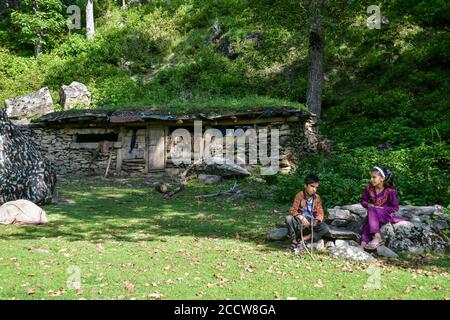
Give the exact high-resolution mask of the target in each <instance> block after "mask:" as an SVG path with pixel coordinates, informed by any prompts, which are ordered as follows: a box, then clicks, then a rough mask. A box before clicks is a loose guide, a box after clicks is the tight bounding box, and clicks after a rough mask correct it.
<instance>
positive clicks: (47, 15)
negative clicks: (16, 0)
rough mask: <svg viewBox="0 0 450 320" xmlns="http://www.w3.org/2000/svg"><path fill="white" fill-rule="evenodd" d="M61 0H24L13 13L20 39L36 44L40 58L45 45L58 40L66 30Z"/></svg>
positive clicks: (35, 48)
mask: <svg viewBox="0 0 450 320" xmlns="http://www.w3.org/2000/svg"><path fill="white" fill-rule="evenodd" d="M63 8H64V6H63V4H62V3H61V1H60V0H23V1H22V2H21V4H20V8H19V9H18V10H15V11H13V12H12V14H11V21H12V23H13V25H14V26H16V27H17V28H18V29H19V39H18V40H19V41H20V42H21V43H23V44H26V45H33V46H34V55H35V57H36V59H38V57H39V55H40V54H41V53H42V50H43V47H44V46H45V45H46V44H47V43H48V42H52V41H55V40H57V39H58V38H60V37H61V35H62V34H63V32H64V26H65V23H66V18H65V16H64V15H63Z"/></svg>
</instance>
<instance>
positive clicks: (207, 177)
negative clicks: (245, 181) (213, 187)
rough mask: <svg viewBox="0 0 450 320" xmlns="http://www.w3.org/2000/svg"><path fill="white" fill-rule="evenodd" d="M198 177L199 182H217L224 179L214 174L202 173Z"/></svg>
mask: <svg viewBox="0 0 450 320" xmlns="http://www.w3.org/2000/svg"><path fill="white" fill-rule="evenodd" d="M197 178H198V182H200V183H203V184H217V183H221V182H222V181H223V178H222V177H221V176H216V175H213V174H204V173H200V174H199V175H198V177H197Z"/></svg>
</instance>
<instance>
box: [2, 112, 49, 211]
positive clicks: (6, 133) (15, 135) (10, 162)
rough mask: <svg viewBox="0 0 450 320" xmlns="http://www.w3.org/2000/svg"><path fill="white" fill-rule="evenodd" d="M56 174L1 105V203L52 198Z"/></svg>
mask: <svg viewBox="0 0 450 320" xmlns="http://www.w3.org/2000/svg"><path fill="white" fill-rule="evenodd" d="M55 184H56V175H55V173H54V171H53V169H52V167H51V165H50V163H49V161H48V160H47V159H46V158H44V157H43V156H42V154H41V152H40V151H39V149H38V147H37V145H36V144H35V142H34V141H33V139H31V138H30V137H29V136H27V135H26V134H25V133H24V132H23V131H22V130H21V128H20V127H18V126H16V125H14V124H13V123H12V122H11V121H10V120H9V119H8V117H7V115H6V114H5V112H4V111H3V110H1V109H0V204H3V203H5V202H8V201H14V200H19V199H25V200H29V201H31V202H34V203H36V204H44V203H48V202H50V201H51V197H52V194H53V191H54V188H55Z"/></svg>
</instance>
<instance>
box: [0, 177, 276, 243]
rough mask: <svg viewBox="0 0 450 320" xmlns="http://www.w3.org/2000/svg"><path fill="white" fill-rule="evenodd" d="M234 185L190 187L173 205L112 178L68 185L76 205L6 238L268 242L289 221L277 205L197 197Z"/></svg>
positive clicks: (53, 210) (54, 208)
mask: <svg viewBox="0 0 450 320" xmlns="http://www.w3.org/2000/svg"><path fill="white" fill-rule="evenodd" d="M230 185H232V182H231V181H230V182H227V183H225V184H223V185H218V186H213V187H205V186H198V185H194V186H189V187H187V188H186V189H185V190H183V191H182V192H181V193H179V194H177V195H176V196H175V197H174V198H173V199H172V200H168V201H167V200H163V198H162V195H161V194H160V193H157V192H156V191H154V189H152V188H151V187H149V186H148V185H147V186H146V185H142V186H139V185H138V186H136V185H133V187H129V186H126V185H115V184H114V180H112V179H111V180H108V181H101V182H100V181H92V180H89V179H87V180H86V181H80V182H79V183H72V182H70V183H64V184H63V185H62V195H63V197H65V198H67V199H69V200H70V202H71V203H70V204H64V205H62V204H58V205H48V206H46V207H45V210H46V212H47V214H48V217H49V221H50V223H49V224H48V225H45V226H21V227H17V226H6V227H5V228H6V229H5V230H4V232H0V239H4V240H12V239H40V238H43V237H44V238H57V237H62V238H64V239H65V240H68V241H94V242H95V241H104V240H114V241H128V242H140V241H165V240H167V238H165V237H168V236H190V237H202V238H223V239H239V240H242V241H251V242H255V243H258V244H264V243H266V241H265V232H266V231H267V230H269V229H270V228H272V226H273V225H274V224H275V223H282V222H283V218H284V214H281V215H279V216H273V215H272V214H271V212H272V210H273V209H275V206H276V205H274V204H273V203H271V202H268V201H263V200H261V201H256V200H255V199H245V198H244V199H239V200H237V201H236V202H228V201H227V197H224V196H218V197H214V198H207V199H204V200H196V199H195V198H194V196H195V195H199V194H208V193H214V192H217V191H218V190H227V189H228V188H229V186H230ZM279 206H280V205H278V207H279ZM277 209H278V208H277ZM267 244H268V246H267V247H268V248H271V249H279V246H276V245H273V244H269V243H267Z"/></svg>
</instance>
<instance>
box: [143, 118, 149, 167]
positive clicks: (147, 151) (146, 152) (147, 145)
mask: <svg viewBox="0 0 450 320" xmlns="http://www.w3.org/2000/svg"><path fill="white" fill-rule="evenodd" d="M149 136H150V127H149V126H147V127H146V129H145V146H144V162H145V168H144V172H145V173H148V171H149V168H150V164H149V152H150V149H149V143H150V140H149Z"/></svg>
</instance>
